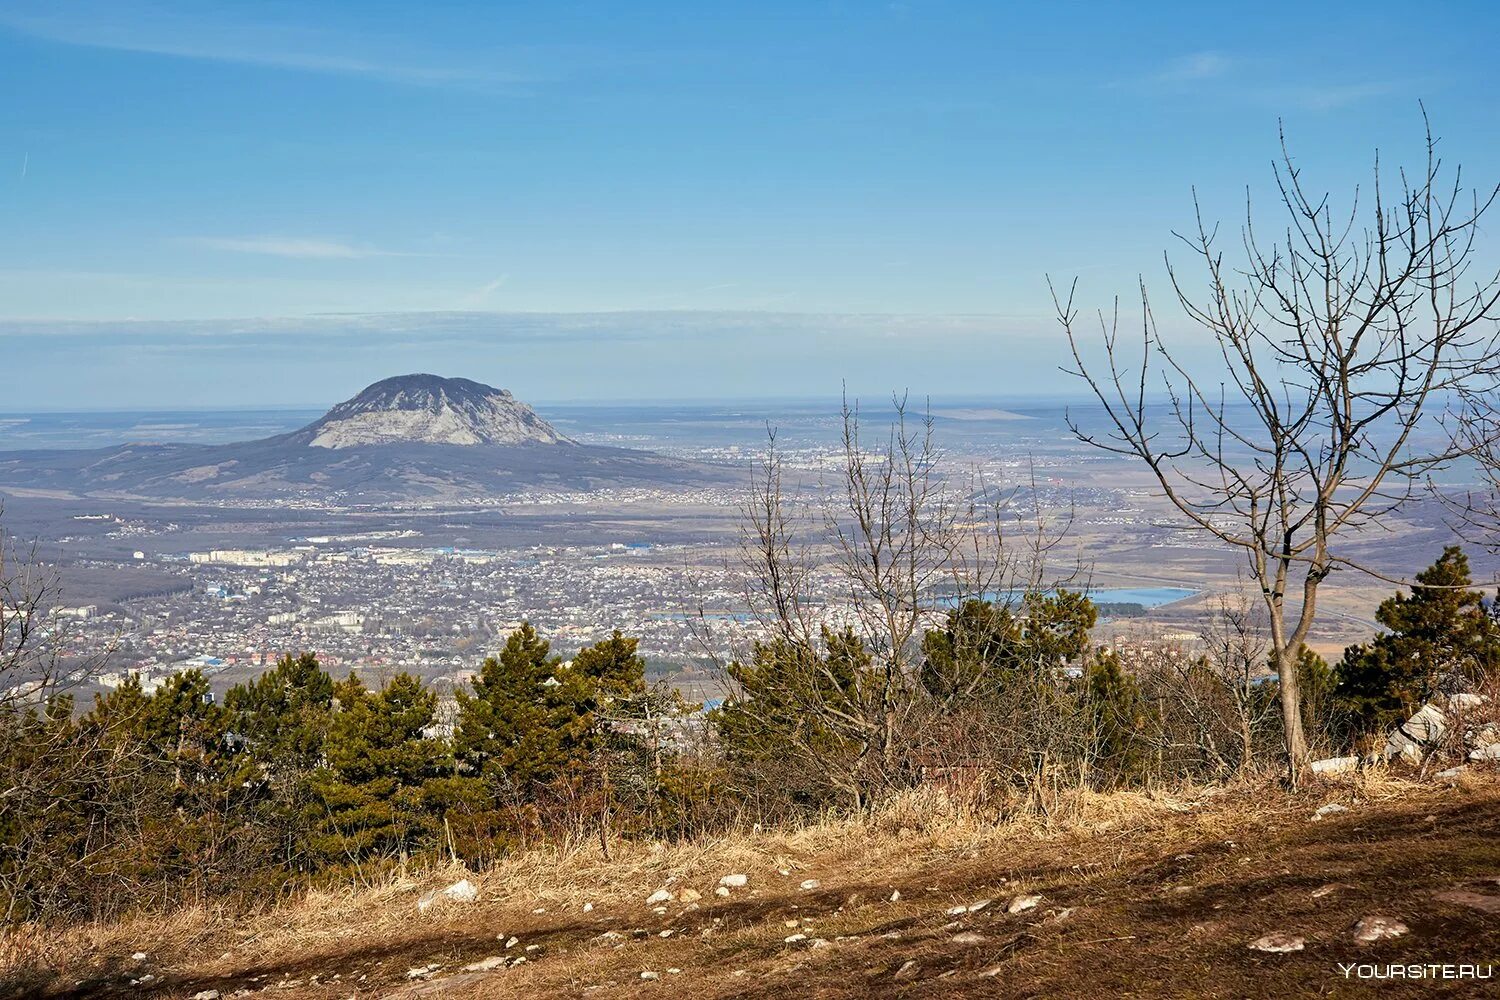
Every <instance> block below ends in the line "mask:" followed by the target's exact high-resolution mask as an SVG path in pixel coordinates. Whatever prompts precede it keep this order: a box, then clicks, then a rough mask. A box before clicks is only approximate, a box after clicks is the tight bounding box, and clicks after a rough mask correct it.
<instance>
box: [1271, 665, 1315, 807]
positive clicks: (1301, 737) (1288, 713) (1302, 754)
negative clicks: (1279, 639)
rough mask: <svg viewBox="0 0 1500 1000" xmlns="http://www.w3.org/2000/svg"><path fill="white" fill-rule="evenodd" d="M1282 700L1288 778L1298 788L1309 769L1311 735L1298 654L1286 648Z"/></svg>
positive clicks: (1281, 673)
mask: <svg viewBox="0 0 1500 1000" xmlns="http://www.w3.org/2000/svg"><path fill="white" fill-rule="evenodd" d="M1276 662H1277V665H1278V668H1279V669H1278V674H1279V676H1278V679H1277V684H1278V689H1279V691H1280V700H1281V726H1282V730H1283V731H1284V732H1285V733H1286V765H1287V780H1288V781H1289V782H1290V783H1291V786H1292V787H1293V788H1296V787H1297V786H1298V785H1299V784H1300V783H1301V780H1302V772H1303V771H1304V770H1306V768H1307V736H1306V734H1305V733H1303V731H1302V687H1301V684H1300V683H1299V682H1300V681H1301V678H1299V677H1298V676H1297V655H1296V653H1295V652H1294V651H1293V650H1291V649H1290V648H1283V649H1281V650H1280V651H1278V653H1277V656H1276Z"/></svg>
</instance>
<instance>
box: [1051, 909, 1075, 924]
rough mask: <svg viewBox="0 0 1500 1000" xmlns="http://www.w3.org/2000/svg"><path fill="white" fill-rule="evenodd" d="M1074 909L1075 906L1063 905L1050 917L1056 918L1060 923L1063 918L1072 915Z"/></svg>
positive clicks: (1065, 918)
mask: <svg viewBox="0 0 1500 1000" xmlns="http://www.w3.org/2000/svg"><path fill="white" fill-rule="evenodd" d="M1076 910H1077V908H1076V907H1073V906H1065V907H1063V908H1062V909H1060V910H1058V911H1057V912H1056V913H1054V914H1053V915H1052V919H1053V920H1056V921H1057V922H1058V923H1062V922H1063V921H1064V920H1067V919H1069V918H1071V917H1072V916H1073V914H1074V912H1076Z"/></svg>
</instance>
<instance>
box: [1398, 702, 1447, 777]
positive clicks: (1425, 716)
mask: <svg viewBox="0 0 1500 1000" xmlns="http://www.w3.org/2000/svg"><path fill="white" fill-rule="evenodd" d="M1447 731H1448V717H1447V716H1446V715H1444V714H1443V710H1442V709H1441V708H1438V707H1437V705H1436V704H1434V703H1433V702H1428V703H1427V704H1425V705H1423V706H1422V707H1421V708H1420V709H1418V710H1417V712H1416V714H1415V715H1413V716H1412V717H1411V718H1409V719H1407V720H1406V721H1405V722H1403V723H1402V724H1401V725H1399V726H1397V727H1396V728H1395V729H1393V730H1392V731H1391V734H1390V736H1389V737H1388V738H1387V739H1386V743H1385V759H1386V760H1391V759H1393V758H1396V757H1400V758H1402V759H1404V760H1406V761H1408V762H1409V763H1412V764H1416V763H1418V762H1420V761H1421V759H1422V750H1423V747H1426V746H1430V745H1432V744H1434V743H1437V742H1438V741H1439V740H1441V739H1442V738H1443V734H1444V733H1446V732H1447Z"/></svg>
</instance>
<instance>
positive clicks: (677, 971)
mask: <svg viewBox="0 0 1500 1000" xmlns="http://www.w3.org/2000/svg"><path fill="white" fill-rule="evenodd" d="M667 971H668V972H669V973H671V974H672V975H674V976H680V975H682V970H681V969H679V968H677V967H676V966H673V967H672V968H670V969H668V970H667Z"/></svg>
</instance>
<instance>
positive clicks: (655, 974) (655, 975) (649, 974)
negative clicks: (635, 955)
mask: <svg viewBox="0 0 1500 1000" xmlns="http://www.w3.org/2000/svg"><path fill="white" fill-rule="evenodd" d="M641 978H642V979H660V978H661V973H660V972H652V971H651V970H650V969H646V970H645V971H643V972H642V973H641Z"/></svg>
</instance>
